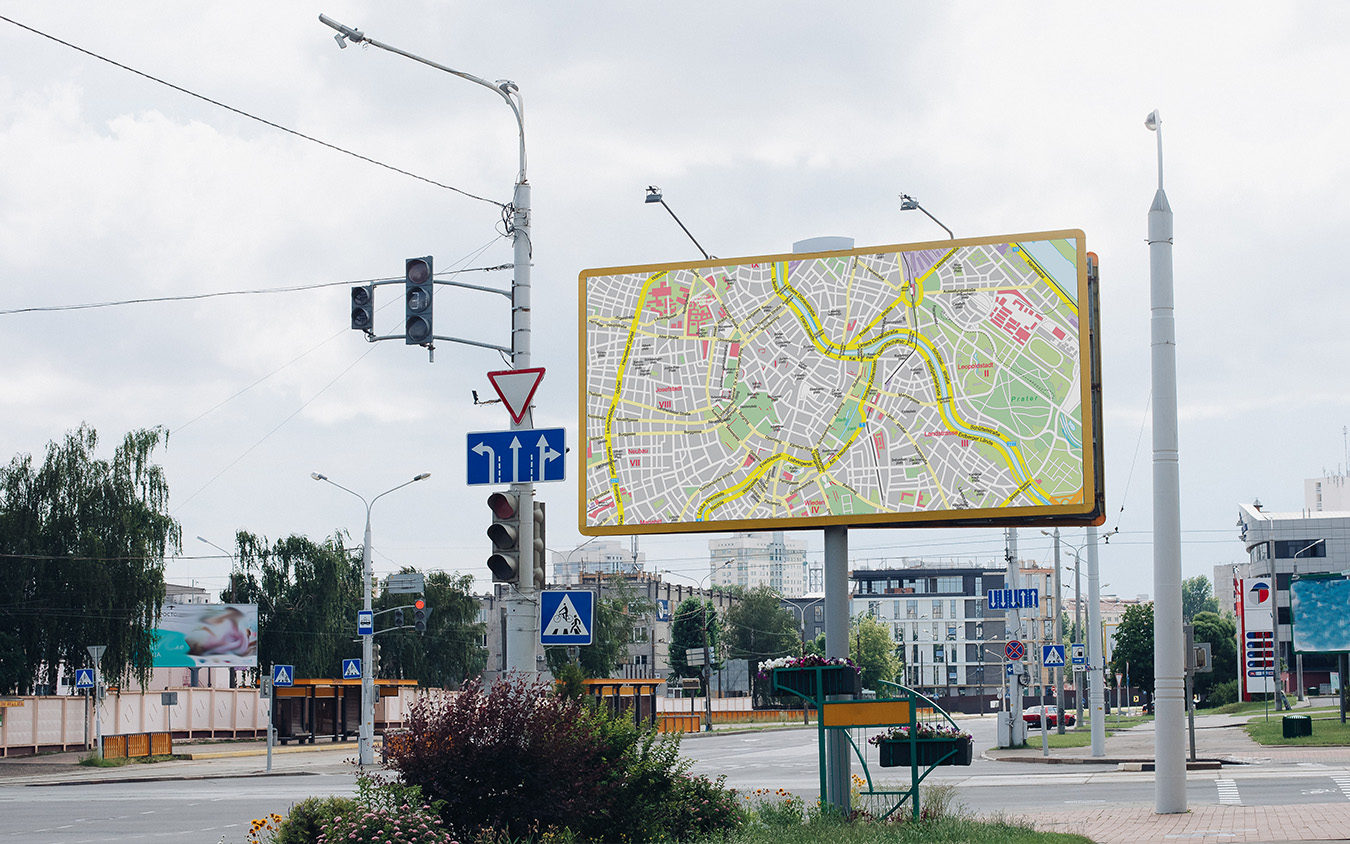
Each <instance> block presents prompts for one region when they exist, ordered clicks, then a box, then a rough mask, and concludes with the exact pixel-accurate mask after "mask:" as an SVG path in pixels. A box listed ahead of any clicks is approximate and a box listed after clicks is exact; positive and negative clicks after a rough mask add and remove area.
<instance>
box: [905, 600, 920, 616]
mask: <svg viewBox="0 0 1350 844" xmlns="http://www.w3.org/2000/svg"><path fill="white" fill-rule="evenodd" d="M918 617H919V602H918V601H905V618H918Z"/></svg>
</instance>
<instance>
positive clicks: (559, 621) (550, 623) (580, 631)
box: [539, 589, 595, 645]
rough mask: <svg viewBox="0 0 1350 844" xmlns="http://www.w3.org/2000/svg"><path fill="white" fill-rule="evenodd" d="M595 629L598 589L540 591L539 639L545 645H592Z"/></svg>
mask: <svg viewBox="0 0 1350 844" xmlns="http://www.w3.org/2000/svg"><path fill="white" fill-rule="evenodd" d="M594 629H595V593H594V592H591V591H588V590H582V589H577V590H570V589H569V590H565V591H557V590H555V591H547V592H540V593H539V641H540V643H541V644H544V645H589V644H591V640H592V631H593V630H594Z"/></svg>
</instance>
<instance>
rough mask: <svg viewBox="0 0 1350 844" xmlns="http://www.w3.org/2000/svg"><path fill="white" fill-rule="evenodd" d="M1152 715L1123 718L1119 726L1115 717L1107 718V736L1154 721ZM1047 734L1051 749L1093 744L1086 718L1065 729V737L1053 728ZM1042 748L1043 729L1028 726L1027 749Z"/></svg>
mask: <svg viewBox="0 0 1350 844" xmlns="http://www.w3.org/2000/svg"><path fill="white" fill-rule="evenodd" d="M1152 720H1153V716H1152V715H1146V716H1135V717H1123V716H1122V717H1121V719H1120V722H1119V724H1117V722H1116V718H1115V716H1113V715H1108V716H1107V718H1106V734H1107V735H1108V736H1109V735H1111V734H1112V733H1114V732H1115V731H1116V730H1128V729H1129V728H1130V727H1134V726H1137V725H1139V724H1142V723H1144V722H1145V721H1152ZM1046 734H1047V735H1048V737H1049V739H1050V742H1049V743H1050V746H1051V747H1087V746H1088V745H1089V744H1092V729H1091V727H1090V726H1089V725H1088V720H1087V719H1086V718H1084V719H1083V720H1082V722H1080V723H1079V724H1077V725H1075V726H1073V727H1065V728H1064V735H1062V736H1061V735H1060V734H1059V733H1057V732H1055V730H1054V729H1053V728H1051V729H1047V730H1046ZM1040 746H1041V728H1040V727H1033V726H1031V725H1030V724H1028V725H1027V747H1040Z"/></svg>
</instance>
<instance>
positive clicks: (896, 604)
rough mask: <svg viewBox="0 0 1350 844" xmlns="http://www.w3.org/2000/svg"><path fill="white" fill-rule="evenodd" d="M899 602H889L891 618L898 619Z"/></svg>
mask: <svg viewBox="0 0 1350 844" xmlns="http://www.w3.org/2000/svg"><path fill="white" fill-rule="evenodd" d="M900 617H901V616H900V602H899V601H891V618H900Z"/></svg>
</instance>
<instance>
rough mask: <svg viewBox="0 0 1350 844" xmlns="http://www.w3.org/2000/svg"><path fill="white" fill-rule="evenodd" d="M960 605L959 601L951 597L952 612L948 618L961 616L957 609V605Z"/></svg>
mask: <svg viewBox="0 0 1350 844" xmlns="http://www.w3.org/2000/svg"><path fill="white" fill-rule="evenodd" d="M960 605H961V602H960V601H957V600H956V599H955V598H953V599H952V601H951V606H950V609H951V611H952V614H951V616H949V617H950V618H960V617H961V610H959V609H958V607H959V606H960Z"/></svg>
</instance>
